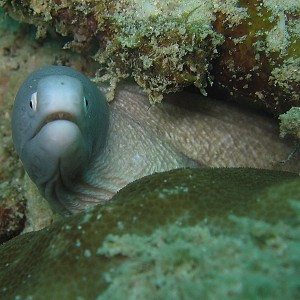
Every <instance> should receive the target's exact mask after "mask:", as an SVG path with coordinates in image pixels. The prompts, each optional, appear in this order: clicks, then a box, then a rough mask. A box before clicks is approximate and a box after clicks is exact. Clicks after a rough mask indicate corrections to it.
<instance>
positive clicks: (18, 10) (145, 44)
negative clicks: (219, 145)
mask: <svg viewBox="0 0 300 300" xmlns="http://www.w3.org/2000/svg"><path fill="white" fill-rule="evenodd" d="M0 3H1V4H2V7H3V8H4V9H5V10H7V11H8V13H9V14H10V15H11V16H13V17H14V18H16V19H18V20H21V21H22V22H28V23H31V24H34V25H35V26H37V28H38V30H37V35H38V37H41V36H44V35H45V34H46V32H47V31H50V32H53V29H54V30H55V31H56V32H57V33H59V34H61V35H63V36H68V37H70V39H71V40H70V41H69V42H68V43H67V44H66V45H65V48H72V49H77V50H78V51H81V52H83V53H85V52H86V51H90V52H89V53H92V54H93V55H94V59H95V61H97V62H98V63H99V67H98V72H97V78H96V80H97V81H107V80H108V81H110V84H111V91H110V94H109V95H108V96H109V99H110V100H111V99H113V97H114V89H115V87H116V84H117V82H118V81H120V80H121V79H122V78H126V77H129V76H131V77H133V78H134V80H135V81H136V82H137V83H138V84H139V85H140V86H141V87H143V88H144V90H145V91H146V92H147V93H148V95H149V100H150V102H151V103H155V102H160V101H161V100H162V98H163V94H165V93H169V92H174V91H177V90H179V89H181V88H182V87H184V86H188V85H191V84H194V85H195V86H197V87H198V88H199V89H200V90H201V91H202V93H204V94H205V93H206V90H208V91H209V90H210V89H208V87H209V85H210V84H212V83H214V89H215V88H221V92H222V94H223V96H222V97H223V98H224V91H228V93H229V94H231V95H232V96H244V97H245V96H246V97H253V98H254V99H256V100H257V101H258V102H260V103H262V104H263V105H265V106H267V107H268V109H269V110H270V111H272V112H273V113H275V114H280V113H283V112H285V111H287V110H288V109H289V108H291V106H298V105H299V81H300V73H299V69H300V59H299V51H300V39H299V32H300V30H299V28H300V20H299V12H300V4H299V1H294V0H288V1H284V2H283V1H281V0H255V1H244V0H228V1H220V0H205V1H203V0H201V1H200V0H198V1H195V0H188V1H186V0H168V1H155V0H147V1H146V0H142V1H137V0H129V1H128V0H118V1H92V0H89V1H87V0H86V1H81V0H80V1H79V0H77V1H76V0H75V1H67V0H57V1H36V0H34V1H33V0H22V1H15V0H13V1H6V0H2V1H0Z"/></svg>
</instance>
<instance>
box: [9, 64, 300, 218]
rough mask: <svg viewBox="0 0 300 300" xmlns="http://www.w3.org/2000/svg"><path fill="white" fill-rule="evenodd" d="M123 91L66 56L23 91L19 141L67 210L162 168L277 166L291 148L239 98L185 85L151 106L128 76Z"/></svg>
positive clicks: (15, 121)
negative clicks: (107, 87)
mask: <svg viewBox="0 0 300 300" xmlns="http://www.w3.org/2000/svg"><path fill="white" fill-rule="evenodd" d="M116 98H117V99H116V100H115V101H114V102H113V103H112V104H109V105H108V104H107V103H106V100H105V97H104V96H103V94H102V93H101V91H99V89H98V88H97V87H96V85H95V84H94V83H92V82H91V81H90V80H89V79H88V78H87V77H86V76H85V75H83V74H82V73H80V72H78V71H76V70H74V69H71V68H68V67H62V66H48V67H43V68H41V69H38V70H37V71H35V72H33V73H32V74H30V75H29V76H28V78H27V79H26V80H25V81H24V83H23V84H22V86H21V87H20V89H19V91H18V93H17V95H16V99H15V104H14V108H13V115H12V135H13V142H14V145H15V149H16V151H17V153H18V155H19V156H20V158H21V160H22V162H23V165H24V168H25V170H26V172H27V173H28V174H29V176H30V177H31V179H32V180H33V181H34V183H35V184H36V185H37V187H38V188H39V191H40V193H41V194H42V195H43V196H44V197H45V198H46V199H47V200H48V201H49V203H50V205H51V206H52V208H53V209H54V210H56V211H57V212H59V213H60V214H63V215H68V214H71V213H74V212H77V211H80V210H82V209H84V208H86V207H89V206H91V205H95V204H97V203H101V202H104V201H107V200H109V199H110V198H111V197H112V196H113V195H114V194H115V193H116V192H117V191H118V190H119V189H121V188H122V187H124V186H125V185H126V184H128V183H129V182H132V181H133V180H135V179H138V178H140V177H142V176H145V175H148V174H152V173H154V172H161V171H166V170H170V169H174V168H180V167H200V166H211V167H240V166H242V167H258V168H274V167H276V162H278V161H279V160H281V159H284V158H286V157H287V155H288V154H289V151H291V147H290V146H289V145H286V144H285V143H284V142H283V141H280V140H279V138H278V133H277V132H276V125H274V124H273V123H272V122H270V120H266V118H265V117H263V116H260V115H259V114H257V113H255V112H253V113H252V112H247V111H246V110H245V109H242V108H237V107H235V106H233V105H232V104H226V103H219V102H218V103H217V102H216V101H215V100H213V99H204V98H203V97H202V98H201V97H200V96H198V97H196V96H195V95H192V94H189V93H185V94H184V93H181V94H178V95H173V96H171V98H172V99H169V100H168V99H167V100H166V101H164V103H163V104H158V105H155V106H152V107H150V106H149V103H148V102H147V97H146V96H145V94H144V93H143V92H141V90H139V89H138V88H136V87H135V86H134V85H130V84H127V85H126V86H124V87H121V88H120V89H119V91H118V92H117V96H116ZM195 98H196V99H195ZM298 167H299V166H296V165H293V167H291V168H290V170H292V169H293V168H294V169H295V170H293V171H297V168H298ZM298 170H299V169H298Z"/></svg>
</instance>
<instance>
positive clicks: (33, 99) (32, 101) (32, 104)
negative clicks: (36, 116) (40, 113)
mask: <svg viewBox="0 0 300 300" xmlns="http://www.w3.org/2000/svg"><path fill="white" fill-rule="evenodd" d="M29 105H30V107H31V109H32V110H34V111H36V109H37V93H36V92H35V93H33V94H32V95H31V99H30V103H29Z"/></svg>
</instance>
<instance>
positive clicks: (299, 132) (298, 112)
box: [279, 107, 300, 143]
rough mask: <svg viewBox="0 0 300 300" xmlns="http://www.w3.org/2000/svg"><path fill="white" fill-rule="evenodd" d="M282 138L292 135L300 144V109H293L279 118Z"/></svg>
mask: <svg viewBox="0 0 300 300" xmlns="http://www.w3.org/2000/svg"><path fill="white" fill-rule="evenodd" d="M279 119H280V136H281V137H285V136H286V135H292V136H294V137H295V138H296V140H298V143H299V142H300V107H292V108H291V109H290V110H289V111H288V112H286V113H285V114H281V115H280V116H279Z"/></svg>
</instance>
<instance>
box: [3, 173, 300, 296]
mask: <svg viewBox="0 0 300 300" xmlns="http://www.w3.org/2000/svg"><path fill="white" fill-rule="evenodd" d="M299 181H300V179H299V177H298V176H297V175H295V174H292V173H285V172H277V171H267V170H256V169H201V170H198V169H181V170H173V171H169V172H165V173H161V174H154V175H151V176H147V177H145V178H142V179H140V180H137V181H136V182H134V183H132V184H129V185H128V186H127V187H125V188H124V189H122V190H121V191H120V192H119V193H118V194H117V195H116V196H115V197H114V199H113V200H112V201H110V202H108V203H107V204H105V205H103V206H96V207H94V208H93V209H91V210H88V211H86V212H83V213H80V214H77V215H74V216H71V217H69V218H66V219H64V220H61V221H58V222H56V223H54V224H53V225H51V226H49V227H47V228H45V229H43V230H41V231H38V232H33V233H28V234H24V235H21V236H19V237H16V238H15V239H13V240H11V241H9V242H7V243H6V244H4V245H2V246H1V247H0V256H1V261H0V298H4V299H14V298H15V297H17V296H18V297H19V299H39V298H41V297H43V299H120V298H126V299H141V298H143V299H199V298H210V299H220V298H222V299H241V298H243V299H258V298H263V299H282V298H288V299H297V298H298V297H299V285H300V280H299V278H300V277H299V270H300V256H299V252H300V250H299V249H300V248H299V247H300V238H299V237H300V234H299V233H300V228H299V224H300V223H299V221H300V204H299V203H300V202H299V201H300V184H299Z"/></svg>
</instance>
